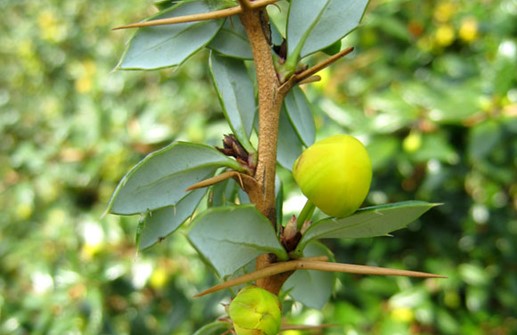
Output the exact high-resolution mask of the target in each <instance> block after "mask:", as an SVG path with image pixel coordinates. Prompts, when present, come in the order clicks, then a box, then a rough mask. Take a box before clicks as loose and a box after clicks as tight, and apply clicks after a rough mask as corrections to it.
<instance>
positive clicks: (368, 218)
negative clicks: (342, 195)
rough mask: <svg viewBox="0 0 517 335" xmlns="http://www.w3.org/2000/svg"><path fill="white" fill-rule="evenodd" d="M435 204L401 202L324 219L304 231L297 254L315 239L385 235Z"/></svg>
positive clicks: (404, 225)
mask: <svg viewBox="0 0 517 335" xmlns="http://www.w3.org/2000/svg"><path fill="white" fill-rule="evenodd" d="M437 205H438V204H432V203H428V202H424V201H404V202H398V203H393V204H387V205H381V206H374V207H367V208H363V209H360V210H358V211H357V212H356V214H354V215H351V216H348V217H345V218H327V219H323V220H320V221H318V222H315V223H313V224H312V225H311V226H310V227H309V229H307V231H306V232H305V234H304V235H303V237H302V239H301V240H300V243H299V244H298V248H297V249H296V252H297V253H301V252H302V251H303V249H304V248H305V246H306V245H307V244H308V243H309V242H311V241H314V240H317V239H325V238H366V237H375V236H385V235H387V234H389V233H390V232H392V231H395V230H398V229H402V228H405V227H406V226H407V225H408V224H410V223H411V222H413V221H414V220H416V219H417V218H418V217H420V216H421V215H422V214H424V213H425V212H427V211H428V210H429V209H431V208H433V207H435V206H437Z"/></svg>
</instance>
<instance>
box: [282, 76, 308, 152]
mask: <svg viewBox="0 0 517 335" xmlns="http://www.w3.org/2000/svg"><path fill="white" fill-rule="evenodd" d="M284 101H285V110H286V111H287V115H288V116H289V120H290V121H291V124H292V125H293V128H294V130H295V131H296V133H297V134H298V137H299V138H300V139H301V140H302V142H303V144H304V145H305V146H307V147H308V146H310V145H312V144H313V143H314V139H315V137H316V126H315V124H314V117H313V116H312V112H311V107H310V104H309V101H308V100H307V97H306V96H305V93H303V91H302V89H301V88H300V87H298V86H295V87H293V89H291V91H289V93H288V94H287V96H286V97H285V100H284Z"/></svg>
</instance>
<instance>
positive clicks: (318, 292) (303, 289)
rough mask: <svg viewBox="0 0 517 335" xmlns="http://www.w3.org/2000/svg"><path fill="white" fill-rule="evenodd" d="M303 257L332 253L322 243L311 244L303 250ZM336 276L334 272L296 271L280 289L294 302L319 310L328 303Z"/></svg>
mask: <svg viewBox="0 0 517 335" xmlns="http://www.w3.org/2000/svg"><path fill="white" fill-rule="evenodd" d="M303 256H304V257H316V256H328V257H329V258H333V257H332V252H331V251H330V250H329V249H328V248H327V247H326V246H325V245H323V244H322V243H319V242H312V243H310V244H309V245H307V247H306V248H305V249H304V250H303ZM335 280H336V274H335V273H334V272H326V271H316V270H298V271H296V272H295V273H293V274H292V275H291V276H290V277H289V279H287V281H286V282H285V283H284V285H283V286H282V289H283V290H284V291H286V292H288V293H289V295H290V296H291V297H293V299H294V300H296V301H299V302H301V303H302V304H304V305H305V306H307V307H310V308H315V309H321V308H322V307H323V306H324V305H325V303H327V302H328V300H329V298H330V296H331V294H332V290H333V288H334V282H335Z"/></svg>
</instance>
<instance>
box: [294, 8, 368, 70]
mask: <svg viewBox="0 0 517 335" xmlns="http://www.w3.org/2000/svg"><path fill="white" fill-rule="evenodd" d="M367 4H368V0H348V1H343V0H297V1H292V2H291V6H290V7H289V15H288V20H287V41H288V55H289V58H290V59H291V57H293V58H295V59H293V60H292V61H293V62H297V61H298V59H299V58H303V57H306V56H308V55H310V54H312V53H314V52H316V51H318V50H322V49H325V48H326V47H328V46H330V45H332V44H334V43H335V42H337V41H338V40H340V39H342V38H343V37H345V36H346V35H347V34H348V33H350V32H351V31H352V30H354V29H355V28H356V27H357V25H358V24H359V21H361V18H362V16H363V13H364V11H365V9H366V5H367Z"/></svg>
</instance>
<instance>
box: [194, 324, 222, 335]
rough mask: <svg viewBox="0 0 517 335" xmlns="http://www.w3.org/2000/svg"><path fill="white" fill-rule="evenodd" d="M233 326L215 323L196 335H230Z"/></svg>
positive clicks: (199, 330) (200, 330)
mask: <svg viewBox="0 0 517 335" xmlns="http://www.w3.org/2000/svg"><path fill="white" fill-rule="evenodd" d="M230 329H231V324H230V323H229V322H222V321H215V322H211V323H209V324H206V325H204V326H203V327H201V328H199V329H198V330H197V331H196V332H195V333H194V335H220V334H227V333H228V334H229V331H230Z"/></svg>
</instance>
